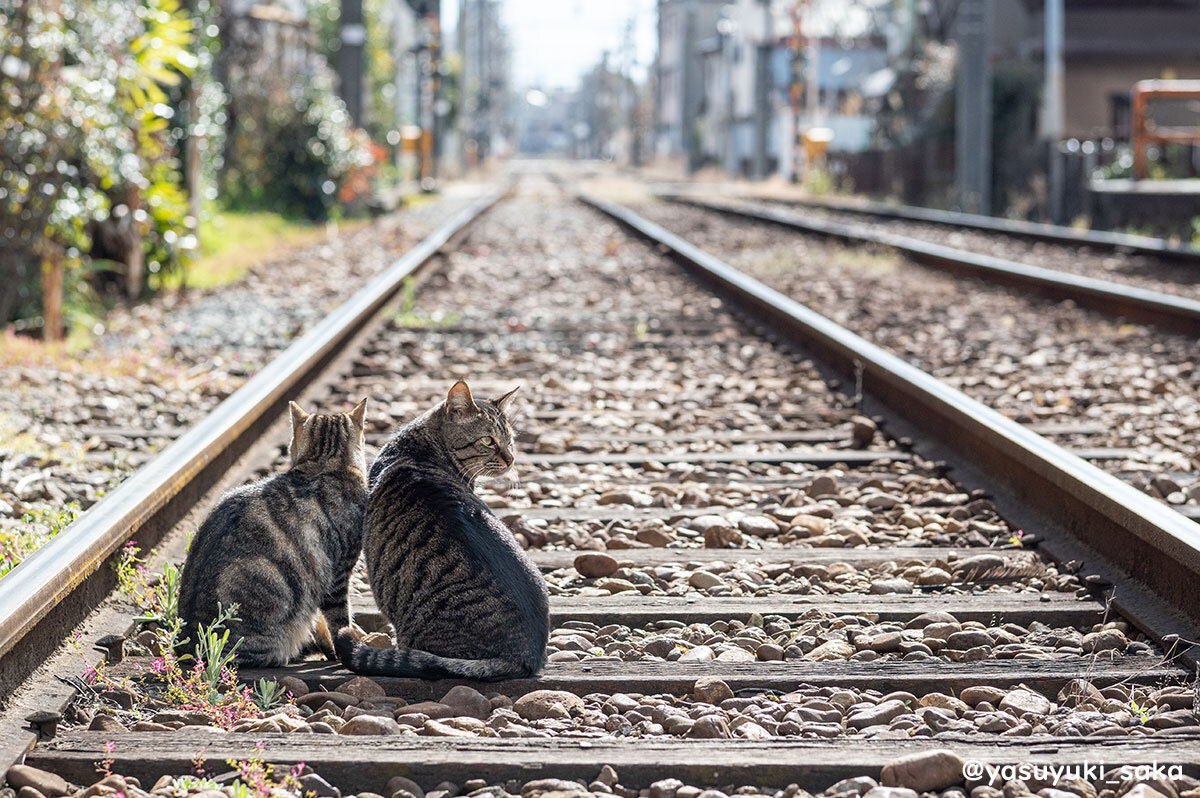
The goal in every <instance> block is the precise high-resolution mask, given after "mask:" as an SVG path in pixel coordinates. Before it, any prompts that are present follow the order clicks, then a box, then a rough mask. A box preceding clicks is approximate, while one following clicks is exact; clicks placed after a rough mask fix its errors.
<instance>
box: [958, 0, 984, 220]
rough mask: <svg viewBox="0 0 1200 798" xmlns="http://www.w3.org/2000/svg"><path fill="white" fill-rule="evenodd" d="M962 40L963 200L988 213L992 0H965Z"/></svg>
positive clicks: (969, 208) (966, 206)
mask: <svg viewBox="0 0 1200 798" xmlns="http://www.w3.org/2000/svg"><path fill="white" fill-rule="evenodd" d="M957 39H958V85H957V95H956V97H955V102H954V105H955V158H956V161H957V179H958V205H959V208H960V209H961V210H962V211H964V212H966V213H984V214H986V213H990V212H991V195H992V63H991V57H990V56H991V52H990V51H991V42H992V0H961V3H960V5H959V9H958V26H957Z"/></svg>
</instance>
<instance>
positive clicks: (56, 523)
mask: <svg viewBox="0 0 1200 798" xmlns="http://www.w3.org/2000/svg"><path fill="white" fill-rule="evenodd" d="M80 512H81V510H80V507H79V502H70V503H68V504H65V505H63V506H62V507H58V508H54V507H39V508H35V509H32V510H30V511H29V512H27V513H25V514H24V515H22V516H21V522H22V523H23V524H26V525H28V526H29V527H30V528H29V529H28V530H22V529H13V530H5V531H3V532H0V576H4V575H5V574H7V573H8V572H9V571H11V570H12V569H13V568H16V567H17V564H18V563H19V562H21V561H22V560H24V559H25V558H26V557H28V556H29V555H30V554H33V553H34V552H35V551H37V550H38V549H40V548H41V547H42V546H43V545H45V543H46V541H48V540H50V538H52V537H54V536H55V535H57V534H58V533H59V532H62V531H63V530H64V529H66V528H67V527H68V526H69V525H70V524H71V522H73V521H74V520H75V519H76V518H78V517H79V513H80Z"/></svg>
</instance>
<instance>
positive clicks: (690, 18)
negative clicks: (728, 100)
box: [679, 0, 700, 174]
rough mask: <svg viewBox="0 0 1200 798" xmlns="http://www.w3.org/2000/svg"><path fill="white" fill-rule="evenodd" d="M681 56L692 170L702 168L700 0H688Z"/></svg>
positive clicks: (685, 127) (685, 140)
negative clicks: (698, 44)
mask: <svg viewBox="0 0 1200 798" xmlns="http://www.w3.org/2000/svg"><path fill="white" fill-rule="evenodd" d="M681 56H682V57H681V58H680V60H679V65H680V68H681V70H682V72H683V114H682V123H683V131H682V133H683V150H684V153H685V154H686V155H687V170H688V173H689V174H690V173H692V172H695V171H696V170H698V169H699V168H700V135H699V131H698V130H696V119H697V116H698V113H697V112H698V110H699V106H700V97H699V94H700V69H699V65H698V64H697V63H696V62H697V61H698V60H699V59H698V58H697V57H696V0H687V4H686V5H685V6H684V18H683V53H681Z"/></svg>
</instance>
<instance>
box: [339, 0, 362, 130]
mask: <svg viewBox="0 0 1200 798" xmlns="http://www.w3.org/2000/svg"><path fill="white" fill-rule="evenodd" d="M341 2H342V16H341V30H340V31H339V33H338V38H339V44H338V83H339V88H340V89H341V95H342V101H343V102H345V103H346V112H347V113H349V114H350V120H351V122H353V123H354V126H355V127H362V121H363V120H362V111H363V102H362V84H363V45H364V44H365V43H366V41H367V28H366V25H365V24H364V23H363V8H362V0H341Z"/></svg>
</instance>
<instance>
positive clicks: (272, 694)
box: [254, 679, 288, 712]
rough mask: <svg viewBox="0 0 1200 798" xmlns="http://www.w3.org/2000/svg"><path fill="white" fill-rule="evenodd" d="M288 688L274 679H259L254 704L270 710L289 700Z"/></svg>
mask: <svg viewBox="0 0 1200 798" xmlns="http://www.w3.org/2000/svg"><path fill="white" fill-rule="evenodd" d="M287 695H288V692H287V689H286V688H285V687H284V686H283V685H281V684H280V683H279V682H277V681H275V680H274V679H259V680H258V681H257V682H255V684H254V704H255V705H256V706H257V707H258V708H259V709H261V710H262V711H263V712H268V711H270V710H272V709H274V708H275V707H277V706H279V705H280V704H282V703H283V702H284V701H286V700H287Z"/></svg>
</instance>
